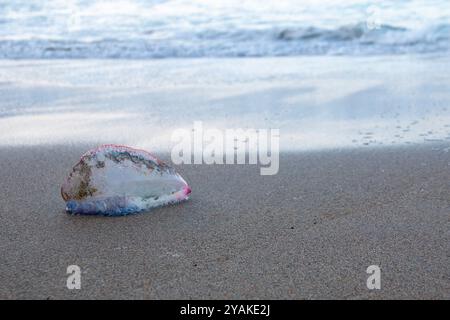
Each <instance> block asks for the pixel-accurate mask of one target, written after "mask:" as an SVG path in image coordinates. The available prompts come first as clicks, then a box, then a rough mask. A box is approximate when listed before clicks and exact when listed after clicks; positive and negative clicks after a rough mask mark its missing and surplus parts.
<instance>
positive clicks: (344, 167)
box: [0, 56, 450, 299]
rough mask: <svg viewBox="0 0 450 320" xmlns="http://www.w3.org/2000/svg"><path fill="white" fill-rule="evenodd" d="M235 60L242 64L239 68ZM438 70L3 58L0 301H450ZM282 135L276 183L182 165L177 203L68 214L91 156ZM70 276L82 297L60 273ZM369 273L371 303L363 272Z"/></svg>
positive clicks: (447, 134) (404, 64) (421, 63)
mask: <svg viewBox="0 0 450 320" xmlns="http://www.w3.org/2000/svg"><path fill="white" fill-rule="evenodd" d="M237 61H238V62H239V63H237ZM448 65H449V59H448V58H440V59H438V58H426V57H425V58H423V57H422V58H414V57H404V56H401V57H395V58H392V57H376V58H374V57H373V58H370V57H366V58H363V57H362V58H342V57H322V58H320V57H311V58H308V57H304V58H264V59H242V60H236V59H223V60H221V59H201V60H189V59H182V60H176V59H175V60H152V61H91V60H86V61H65V60H52V61H21V60H17V61H0V96H1V101H0V163H1V165H0V223H1V225H2V227H1V231H0V261H1V263H0V298H3V299H13V298H29V299H37V298H41V299H57V298H70V299H81V298H88V299H94V298H99V299H106V298H125V299H129V298H135V299H169V298H175V299H178V298H214V299H215V298H225V299H228V298H234V299H243V298H267V299H287V298H294V299H297V298H301V299H322V298H337V299H363V298H369V299H393V298H401V299H406V298H417V299H425V298H433V299H449V298H450V295H449V293H450V280H449V279H450V268H449V261H450V259H449V252H450V234H449V222H450V220H449V219H450V218H449V212H450V197H449V194H450V153H449V150H450V111H449V110H450V109H449V106H450V95H449V93H448V88H449V84H450V76H449V75H448V74H446V73H443V72H442V71H443V70H448ZM193 121H203V123H204V125H205V126H209V127H214V128H219V129H223V128H239V127H242V128H278V129H280V145H281V154H280V169H279V173H278V174H277V175H273V176H261V175H260V171H259V167H258V166H257V165H180V166H176V168H177V170H178V171H179V172H180V173H181V174H182V175H183V177H185V178H186V180H187V181H188V182H189V184H190V185H191V187H192V189H193V192H192V197H191V199H190V200H189V201H187V202H184V203H182V204H180V205H174V206H169V207H164V208H158V209H155V210H152V211H151V212H148V213H143V214H137V215H132V216H127V217H116V218H107V217H86V216H71V215H68V214H66V213H65V211H64V207H65V204H64V202H63V201H62V199H61V196H60V190H59V189H60V186H61V184H62V182H63V181H64V179H65V177H66V176H67V175H68V173H69V172H70V170H71V168H72V166H73V165H74V164H75V163H76V162H77V160H78V159H79V157H80V156H81V154H83V153H84V152H85V151H86V150H88V149H90V148H92V147H95V146H97V145H98V144H101V143H122V144H129V145H131V146H135V147H141V148H145V149H148V150H150V151H153V152H155V153H157V154H158V155H160V156H161V158H163V159H164V160H167V161H168V162H169V163H170V162H171V161H170V156H169V154H168V151H170V146H172V145H173V143H172V142H171V140H170V134H171V132H173V130H174V129H175V128H187V129H190V128H192V125H193ZM69 265H78V266H79V267H80V268H81V270H82V278H81V282H82V288H81V290H68V289H67V288H66V279H67V276H68V275H67V274H66V269H67V267H68V266H69ZM370 265H379V266H380V268H381V290H368V289H367V287H366V280H367V277H368V276H369V275H368V274H367V273H366V269H367V267H368V266H370Z"/></svg>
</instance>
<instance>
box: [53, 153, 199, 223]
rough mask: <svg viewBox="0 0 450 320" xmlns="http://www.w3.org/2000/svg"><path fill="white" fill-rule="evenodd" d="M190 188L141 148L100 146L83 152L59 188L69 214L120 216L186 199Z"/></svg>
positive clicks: (179, 177)
mask: <svg viewBox="0 0 450 320" xmlns="http://www.w3.org/2000/svg"><path fill="white" fill-rule="evenodd" d="M190 193H191V188H190V187H189V185H188V184H187V183H186V181H185V180H184V179H183V178H182V177H181V176H180V175H179V174H178V173H177V172H176V171H175V169H174V168H172V167H170V166H169V165H167V164H166V163H164V162H163V161H161V160H159V159H158V158H156V157H154V156H153V155H151V154H150V153H148V152H146V151H144V150H138V149H134V148H130V147H127V146H120V145H103V146H100V147H98V148H96V149H93V150H90V151H88V152H86V153H85V154H84V155H83V156H82V157H81V159H80V161H79V162H78V163H77V164H76V165H75V166H74V167H73V170H72V172H71V173H70V175H69V176H68V178H67V180H66V182H65V183H64V184H63V186H62V187H61V195H62V197H63V199H64V201H66V211H67V212H68V213H71V214H85V215H105V216H121V215H127V214H133V213H137V212H141V211H145V210H149V209H151V208H155V207H159V206H163V205H167V204H172V203H178V202H180V201H183V200H187V199H188V196H189V194H190Z"/></svg>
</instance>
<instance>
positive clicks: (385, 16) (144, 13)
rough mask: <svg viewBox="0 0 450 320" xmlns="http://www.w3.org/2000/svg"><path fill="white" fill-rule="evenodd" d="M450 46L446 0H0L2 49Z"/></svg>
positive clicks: (143, 51)
mask: <svg viewBox="0 0 450 320" xmlns="http://www.w3.org/2000/svg"><path fill="white" fill-rule="evenodd" d="M449 51H450V2H449V1H448V0H432V1H429V0H428V1H426V0H409V1H407V0H403V1H373V0H361V1H356V0H347V1H330V0H319V1H317V0H316V1H312V0H307V1H295V0H287V1H267V2H264V3H261V2H259V1H255V0H228V1H225V0H218V1H188V0H153V1H144V0H119V1H104V0H93V1H87V0H78V1H77V0H72V1H62V0H57V1H50V0H43V1H27V0H13V1H5V0H1V1H0V58H12V59H28V58H31V59H33V58H36V59H40V58H46V59H51V58H125V59H126V58H185V57H186V58H187V57H263V56H297V55H384V54H421V53H442V54H445V53H448V52H449Z"/></svg>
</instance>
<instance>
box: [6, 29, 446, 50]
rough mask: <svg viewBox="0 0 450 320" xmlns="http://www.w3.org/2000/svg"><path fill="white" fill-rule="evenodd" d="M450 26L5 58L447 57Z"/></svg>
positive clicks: (126, 42) (150, 35)
mask: <svg viewBox="0 0 450 320" xmlns="http://www.w3.org/2000/svg"><path fill="white" fill-rule="evenodd" d="M449 51H450V24H437V25H434V26H428V27H426V28H421V29H408V28H405V27H398V26H393V25H379V26H371V27H369V26H368V25H367V24H366V23H363V22H361V23H357V24H353V25H343V26H339V27H337V28H334V29H326V28H319V27H315V26H308V27H301V28H295V27H290V28H281V29H277V28H266V29H258V28H256V29H251V28H246V29H229V30H228V29H217V30H216V29H207V30H200V31H195V30H194V31H191V32H180V33H170V32H167V31H165V30H164V31H161V30H146V31H143V32H142V33H141V34H140V35H139V36H133V37H130V38H129V39H127V38H126V37H121V38H111V37H107V38H103V39H101V38H100V39H92V38H89V39H83V38H80V39H78V38H74V39H54V38H51V39H46V38H45V37H39V38H37V37H35V36H30V38H24V37H22V38H20V39H3V40H1V39H0V58H10V59H41V58H44V59H45V58H48V59H51V58H118V59H143V58H192V57H260V56H296V55H343V54H345V55H380V54H406V53H435V52H442V53H447V52H449Z"/></svg>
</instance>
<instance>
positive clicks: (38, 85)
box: [0, 56, 450, 151]
mask: <svg viewBox="0 0 450 320" xmlns="http://www.w3.org/2000/svg"><path fill="white" fill-rule="evenodd" d="M449 65H450V61H449V59H448V58H436V57H431V56H430V57H423V56H420V57H411V56H395V57H385V56H383V57H296V58H258V59H253V58H245V59H166V60H148V61H141V60H133V61H132V60H126V61H120V60H83V61H79V60H52V61H43V60H39V61H0V96H1V97H2V99H1V101H0V145H42V144H70V143H83V144H88V145H91V146H95V145H97V144H100V143H118V144H126V145H131V146H135V147H141V148H144V149H148V150H152V151H157V150H158V151H159V150H160V151H170V150H171V148H172V147H173V146H174V144H175V143H174V142H173V141H171V135H172V134H173V132H174V131H175V130H176V129H179V128H181V129H186V130H192V128H193V125H194V122H195V121H201V122H202V123H203V127H204V128H205V129H208V128H216V129H219V130H225V129H237V128H243V129H248V128H254V129H271V128H272V129H280V147H281V150H298V149H321V148H342V147H363V148H366V147H377V146H380V147H382V146H386V145H388V146H391V145H410V144H424V143H425V144H431V143H434V142H448V141H450V107H449V106H450V95H449V91H448V88H449V87H450V76H449V75H448V74H446V73H443V72H442V70H447V69H448V67H449Z"/></svg>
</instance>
